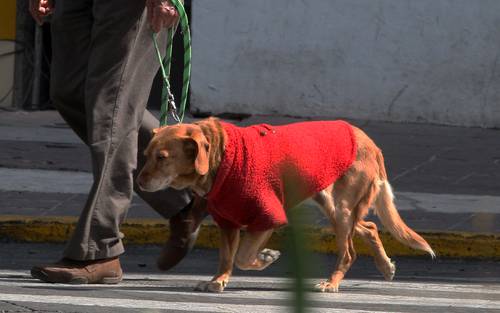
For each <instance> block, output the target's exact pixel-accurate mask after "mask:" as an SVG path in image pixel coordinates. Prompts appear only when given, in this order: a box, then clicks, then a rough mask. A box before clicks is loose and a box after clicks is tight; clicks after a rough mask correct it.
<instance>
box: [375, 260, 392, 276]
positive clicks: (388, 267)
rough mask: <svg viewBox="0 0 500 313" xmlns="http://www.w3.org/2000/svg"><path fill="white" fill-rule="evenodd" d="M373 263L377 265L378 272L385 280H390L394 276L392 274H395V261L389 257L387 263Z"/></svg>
mask: <svg viewBox="0 0 500 313" xmlns="http://www.w3.org/2000/svg"><path fill="white" fill-rule="evenodd" d="M375 265H376V266H377V268H378V270H379V271H380V273H382V275H384V279H385V280H387V281H391V280H392V279H393V278H394V275H395V274H396V262H393V261H391V260H390V259H389V262H387V263H384V264H377V263H376V264H375Z"/></svg>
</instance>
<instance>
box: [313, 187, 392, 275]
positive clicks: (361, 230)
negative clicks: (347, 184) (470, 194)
mask: <svg viewBox="0 0 500 313" xmlns="http://www.w3.org/2000/svg"><path fill="white" fill-rule="evenodd" d="M331 194H332V186H330V187H328V188H327V189H325V190H323V191H321V192H319V193H318V194H316V195H315V196H314V198H313V199H314V201H316V202H317V203H318V204H319V205H320V207H321V209H322V211H323V213H324V214H325V215H326V217H327V218H328V219H329V220H330V223H331V224H332V227H333V230H334V232H335V224H336V223H335V207H334V203H333V197H332V196H331ZM366 205H369V203H367V204H366ZM354 231H355V234H356V235H359V236H360V237H361V239H362V240H363V241H364V242H365V243H366V244H367V245H368V247H369V248H370V249H371V250H372V251H373V255H374V261H375V265H376V266H377V269H378V270H379V271H380V272H381V273H382V275H384V278H385V279H386V280H392V278H393V277H394V274H395V272H396V266H395V264H394V263H393V262H391V259H390V258H389V257H388V256H387V254H386V252H385V249H384V246H383V245H382V241H381V240H380V237H379V234H378V229H377V225H375V223H372V222H366V221H364V220H360V221H358V222H357V223H356V226H355V228H354ZM351 250H352V251H351V253H352V254H354V255H355V251H354V249H353V248H352V249H351Z"/></svg>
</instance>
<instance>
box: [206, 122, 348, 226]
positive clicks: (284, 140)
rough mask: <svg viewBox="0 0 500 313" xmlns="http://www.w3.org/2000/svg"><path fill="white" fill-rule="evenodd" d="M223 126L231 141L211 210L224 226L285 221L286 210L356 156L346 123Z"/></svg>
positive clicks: (343, 169)
mask: <svg viewBox="0 0 500 313" xmlns="http://www.w3.org/2000/svg"><path fill="white" fill-rule="evenodd" d="M222 126H223V128H224V130H225V131H226V132H227V142H226V145H225V150H224V155H223V158H222V161H221V164H220V166H219V169H218V171H217V175H216V178H215V181H214V184H213V186H212V189H211V190H210V192H209V193H208V195H207V199H208V203H209V205H208V211H209V213H210V214H212V216H213V218H214V220H215V221H216V222H217V224H218V225H219V226H220V227H222V228H241V227H242V226H247V227H248V228H247V229H248V230H249V231H263V230H267V229H271V228H276V227H278V226H282V225H284V224H286V223H287V218H286V213H285V210H286V209H288V208H291V207H294V206H295V205H297V204H299V203H300V202H302V201H303V200H305V199H307V198H309V197H311V196H312V195H314V194H316V193H317V192H319V191H321V190H323V189H325V188H326V187H328V186H329V185H331V184H332V183H333V182H335V181H336V180H337V179H338V178H339V177H340V176H342V175H343V174H344V173H345V172H346V170H347V169H348V168H349V167H350V166H351V164H352V162H353V161H354V158H355V157H356V142H355V138H354V134H353V130H352V127H351V126H350V125H349V124H348V123H346V122H344V121H329V122H303V123H295V124H289V125H284V126H276V127H275V126H270V125H267V124H261V125H254V126H249V127H245V128H241V127H237V126H234V125H232V124H228V123H224V122H222Z"/></svg>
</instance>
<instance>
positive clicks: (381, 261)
mask: <svg viewBox="0 0 500 313" xmlns="http://www.w3.org/2000/svg"><path fill="white" fill-rule="evenodd" d="M356 234H359V235H360V237H361V239H363V241H364V242H365V243H366V244H367V245H368V246H369V247H370V248H371V249H372V251H373V253H374V256H373V258H374V261H375V266H377V269H378V270H379V271H380V273H382V275H384V278H385V280H392V279H393V278H394V274H395V273H396V264H395V263H394V262H392V261H391V259H390V258H389V257H388V256H387V253H386V252H385V249H384V246H383V245H382V241H381V240H380V237H379V235H378V229H377V225H375V223H373V222H367V221H359V223H357V224H356Z"/></svg>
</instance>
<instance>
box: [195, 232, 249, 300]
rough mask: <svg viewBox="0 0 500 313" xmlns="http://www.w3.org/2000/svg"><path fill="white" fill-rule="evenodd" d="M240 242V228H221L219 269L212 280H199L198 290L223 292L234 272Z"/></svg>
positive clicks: (196, 288)
mask: <svg viewBox="0 0 500 313" xmlns="http://www.w3.org/2000/svg"><path fill="white" fill-rule="evenodd" d="M239 242H240V230H239V229H220V248H219V270H218V271H217V274H216V275H215V276H214V278H212V280H211V281H202V282H199V283H198V285H197V286H196V287H195V290H198V291H209V292H222V291H223V290H224V288H225V287H226V285H227V283H228V282H229V278H230V277H231V273H232V272H233V264H234V258H235V254H236V250H237V249H238V244H239Z"/></svg>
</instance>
